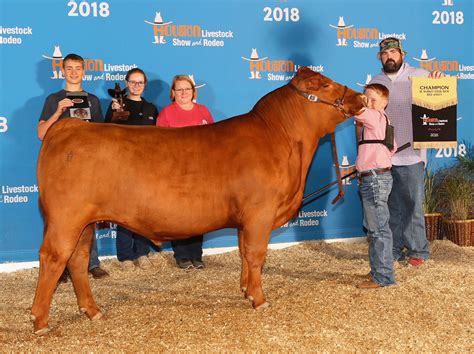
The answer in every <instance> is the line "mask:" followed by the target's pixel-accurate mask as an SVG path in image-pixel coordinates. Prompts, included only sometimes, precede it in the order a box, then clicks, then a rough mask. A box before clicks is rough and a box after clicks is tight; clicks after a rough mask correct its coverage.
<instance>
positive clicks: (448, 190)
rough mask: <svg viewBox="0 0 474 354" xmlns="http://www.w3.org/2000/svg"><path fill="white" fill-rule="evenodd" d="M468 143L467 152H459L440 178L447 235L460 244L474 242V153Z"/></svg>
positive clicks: (471, 244) (441, 200) (473, 244)
mask: <svg viewBox="0 0 474 354" xmlns="http://www.w3.org/2000/svg"><path fill="white" fill-rule="evenodd" d="M466 147H467V149H466V154H464V155H463V156H458V158H457V162H456V164H455V165H454V166H452V167H450V168H448V169H447V170H446V173H445V174H444V176H443V178H442V180H441V182H440V186H439V192H440V202H441V203H440V206H442V210H443V222H444V225H445V229H446V236H447V238H448V239H449V240H451V241H453V242H454V243H456V244H458V245H460V246H474V210H473V209H474V168H473V166H474V164H473V155H474V154H473V148H472V147H471V146H470V145H469V144H467V145H466Z"/></svg>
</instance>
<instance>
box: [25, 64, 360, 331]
mask: <svg viewBox="0 0 474 354" xmlns="http://www.w3.org/2000/svg"><path fill="white" fill-rule="evenodd" d="M364 105H365V102H364V96H363V95H361V94H359V93H356V92H354V91H352V90H350V89H348V88H347V87H345V86H341V85H340V84H338V83H336V82H334V81H332V80H331V79H329V78H327V77H325V76H323V75H320V74H318V73H315V72H313V71H311V70H310V69H308V68H302V69H300V70H299V71H298V73H297V75H296V76H295V77H294V78H293V79H292V80H291V82H290V83H289V84H287V85H284V86H283V87H280V88H278V89H276V90H275V91H273V92H271V93H269V94H267V95H266V96H264V97H263V98H262V99H260V101H258V102H257V104H256V105H255V106H254V107H253V109H252V110H251V111H250V112H249V113H246V114H243V115H240V116H236V117H233V118H230V119H227V120H224V121H221V122H218V123H216V124H212V125H202V126H195V127H187V128H180V129H161V128H156V127H137V126H124V125H114V124H93V123H83V122H81V121H80V120H77V119H64V120H61V121H59V122H58V123H56V124H55V125H54V126H52V127H51V128H50V130H49V131H48V133H47V135H46V137H45V139H44V141H43V146H42V148H41V152H40V155H39V160H38V184H39V191H40V204H41V207H42V211H43V214H44V220H45V226H44V240H43V244H42V246H41V249H40V270H39V279H38V284H37V289H36V294H35V299H34V302H33V307H32V309H31V313H32V316H31V317H32V320H33V321H34V330H35V333H37V334H44V333H46V332H47V331H48V313H49V308H50V304H51V299H52V296H53V293H54V290H55V287H56V283H57V281H58V279H59V276H60V275H61V273H62V272H63V270H64V268H65V267H66V266H67V268H68V270H69V272H70V275H71V278H72V283H73V285H74V289H75V292H76V296H77V301H78V305H79V308H80V310H81V311H82V312H84V313H86V315H87V316H88V317H89V318H90V319H97V318H100V317H101V316H102V314H101V312H100V311H99V309H98V308H97V305H96V303H95V302H94V299H93V297H92V292H91V289H90V285H89V278H88V274H87V265H88V259H89V252H90V244H91V238H92V228H93V224H94V223H95V222H96V221H100V220H111V221H114V222H116V223H117V224H120V225H122V226H124V227H126V228H127V229H129V230H132V231H134V232H136V233H138V234H140V235H144V236H145V237H147V238H149V239H150V240H151V241H153V242H156V243H159V242H162V241H168V240H173V239H179V238H186V237H188V236H191V235H198V234H204V233H207V232H210V231H213V230H217V229H221V228H236V229H237V230H238V239H239V250H240V255H241V259H242V273H241V278H240V285H241V288H242V290H243V291H244V292H245V295H246V297H247V298H249V299H250V300H252V302H253V307H254V308H256V309H257V308H261V307H265V306H267V305H268V303H267V302H266V301H265V296H264V294H263V290H262V286H261V272H262V266H263V263H264V260H265V255H266V252H267V246H268V242H269V239H270V233H271V231H272V230H273V229H275V228H278V227H279V226H281V225H283V224H284V223H286V222H287V221H288V220H289V219H290V218H292V217H293V216H294V215H295V214H296V212H297V211H298V209H299V207H300V204H301V200H302V197H303V190H304V186H305V182H306V175H307V171H308V168H309V165H310V163H311V160H312V158H313V155H314V153H315V151H316V148H317V146H318V142H319V139H320V138H321V137H323V136H324V135H326V134H328V133H331V132H333V131H334V130H335V128H336V125H337V124H338V123H340V122H342V121H343V120H344V119H345V118H347V117H349V116H352V115H354V114H355V113H357V112H359V111H360V110H361V109H362V108H363V107H364ZM111 157H113V158H111ZM123 166H127V167H129V168H128V169H124V167H123ZM137 171H140V172H137Z"/></svg>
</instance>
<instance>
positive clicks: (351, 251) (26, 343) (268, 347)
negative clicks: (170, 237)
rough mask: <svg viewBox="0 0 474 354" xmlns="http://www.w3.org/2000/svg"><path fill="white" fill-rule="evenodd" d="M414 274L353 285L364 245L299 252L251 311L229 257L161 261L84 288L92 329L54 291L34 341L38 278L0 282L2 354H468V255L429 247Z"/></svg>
mask: <svg viewBox="0 0 474 354" xmlns="http://www.w3.org/2000/svg"><path fill="white" fill-rule="evenodd" d="M431 251H432V259H431V260H430V261H429V262H427V263H426V264H425V265H424V266H423V267H421V268H413V267H411V266H407V265H406V264H397V267H396V277H397V282H398V284H397V285H395V286H392V287H387V288H382V289H376V290H360V289H358V288H356V285H357V284H358V283H359V282H361V281H362V280H364V276H365V275H366V274H367V273H368V271H369V265H368V257H367V244H366V243H365V242H360V243H334V244H327V243H321V242H315V241H311V242H304V243H301V244H299V245H296V246H294V247H290V248H287V249H284V250H273V251H269V253H268V256H267V261H266V264H265V267H264V276H263V280H264V281H263V285H264V290H265V293H266V295H267V300H268V301H269V302H270V303H271V305H272V306H271V307H269V308H267V309H264V310H262V311H255V310H253V309H252V308H251V305H250V303H249V302H248V301H247V300H245V299H244V298H243V295H242V293H241V292H240V289H239V275H240V261H239V255H238V252H232V253H227V254H221V255H214V256H208V257H205V262H206V265H207V268H206V269H205V270H193V271H190V272H185V271H182V270H179V269H177V268H176V267H175V265H174V261H173V258H172V255H171V254H170V253H156V254H153V255H151V256H150V259H151V261H152V262H153V265H154V268H153V269H151V270H147V271H144V270H141V269H138V268H136V269H135V270H131V271H122V270H121V269H120V267H119V264H118V262H117V261H116V260H107V261H104V262H103V265H104V266H105V268H107V269H108V270H109V271H110V273H111V277H110V278H107V279H103V280H94V279H92V280H91V283H92V288H93V293H94V295H95V299H96V302H97V304H98V306H99V307H100V308H101V310H102V311H103V312H104V313H105V314H106V317H105V318H104V319H101V320H99V321H95V322H92V321H90V320H89V319H87V317H86V316H85V315H83V314H81V313H79V310H78V308H77V304H76V298H75V295H74V291H73V288H72V284H71V283H70V282H69V283H66V284H61V285H60V286H59V287H58V289H57V290H56V293H55V295H54V298H53V303H52V306H51V312H50V322H49V323H50V327H51V332H50V333H49V334H48V335H46V336H44V337H38V336H35V335H34V334H33V326H32V323H31V322H30V320H29V316H30V307H31V304H32V301H33V296H34V291H35V286H36V280H37V276H38V270H37V269H31V270H23V271H17V272H15V273H3V274H0V284H1V291H0V351H1V352H11V351H14V352H20V351H21V352H51V351H56V352H57V351H66V352H79V351H81V352H98V353H101V352H107V351H121V352H162V351H185V352H191V351H192V352H204V351H206V352H208V351H211V352H217V351H218V352H221V351H253V352H255V351H258V352H269V351H272V352H275V351H280V352H281V351H284V352H303V351H304V352H306V351H331V352H335V351H341V350H345V351H347V350H350V351H364V352H365V351H371V352H373V351H392V352H400V351H435V352H447V351H450V352H462V351H464V352H466V351H471V352H472V351H474V309H473V299H474V248H473V247H464V248H461V247H458V246H456V245H454V244H453V243H451V242H449V241H434V242H433V243H432V244H431Z"/></svg>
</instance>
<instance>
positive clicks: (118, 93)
mask: <svg viewBox="0 0 474 354" xmlns="http://www.w3.org/2000/svg"><path fill="white" fill-rule="evenodd" d="M108 92H109V95H110V96H112V97H113V98H115V99H116V100H117V102H118V103H119V105H120V108H119V109H117V110H114V111H113V113H112V119H111V120H112V122H117V121H125V120H128V117H129V116H130V112H128V111H125V110H124V109H123V98H124V96H125V89H123V90H122V89H121V88H120V84H119V83H118V82H117V83H115V88H114V89H113V90H112V89H109V90H108Z"/></svg>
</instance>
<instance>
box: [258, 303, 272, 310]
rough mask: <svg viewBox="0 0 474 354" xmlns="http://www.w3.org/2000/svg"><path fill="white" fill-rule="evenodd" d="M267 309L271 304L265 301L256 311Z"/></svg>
mask: <svg viewBox="0 0 474 354" xmlns="http://www.w3.org/2000/svg"><path fill="white" fill-rule="evenodd" d="M267 307H270V303H269V302H266V301H265V302H264V303H263V304H261V305H259V306H257V307H255V310H263V309H266V308H267Z"/></svg>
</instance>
